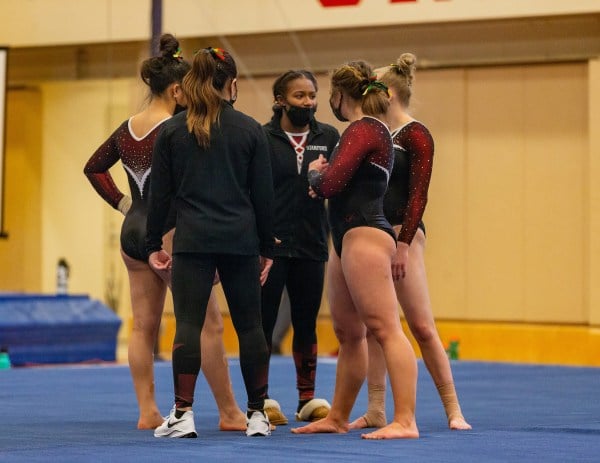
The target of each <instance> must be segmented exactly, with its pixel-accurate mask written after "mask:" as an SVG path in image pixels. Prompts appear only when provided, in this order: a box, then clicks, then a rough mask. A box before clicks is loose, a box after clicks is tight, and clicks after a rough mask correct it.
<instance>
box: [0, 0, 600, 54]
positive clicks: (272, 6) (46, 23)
mask: <svg viewBox="0 0 600 463" xmlns="http://www.w3.org/2000/svg"><path fill="white" fill-rule="evenodd" d="M242 3H243V6H242ZM300 4H301V5H302V7H301V8H299V5H300ZM150 5H151V2H150V0H118V1H117V0H60V1H59V0H54V1H52V2H49V1H47V0H27V1H18V2H16V1H14V0H0V24H1V26H2V27H0V43H2V44H4V45H9V46H12V47H15V46H18V47H26V46H40V45H42V46H48V45H60V44H71V43H98V42H124V41H130V40H145V39H148V38H149V36H150ZM599 11H600V6H599V4H598V1H597V0H577V1H571V2H566V1H549V0H527V1H523V0H504V1H502V2H491V1H487V2H485V1H481V0H450V1H445V2H436V1H434V0H417V1H415V2H410V3H392V2H390V1H389V0H361V1H360V2H359V4H358V5H357V6H353V7H341V8H340V7H338V8H323V7H322V6H321V4H320V2H319V1H318V0H302V2H301V3H299V2H293V1H290V0H243V2H242V1H240V0H164V20H163V27H164V28H165V30H169V31H172V32H174V33H176V34H178V35H179V36H180V37H196V36H199V35H200V36H211V35H215V36H221V35H229V34H257V33H267V32H278V31H279V32H280V31H285V32H287V31H303V30H319V29H346V30H348V29H352V28H362V27H373V26H382V25H390V24H391V25H406V24H415V23H447V22H458V21H472V20H490V19H491V20H496V19H504V18H522V17H547V16H557V15H573V14H581V13H597V12H599Z"/></svg>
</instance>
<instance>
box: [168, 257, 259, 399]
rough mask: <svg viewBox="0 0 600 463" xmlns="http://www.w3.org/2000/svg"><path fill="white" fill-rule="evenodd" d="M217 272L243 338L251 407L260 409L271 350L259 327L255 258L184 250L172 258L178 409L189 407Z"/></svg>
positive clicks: (242, 356) (241, 347)
mask: <svg viewBox="0 0 600 463" xmlns="http://www.w3.org/2000/svg"><path fill="white" fill-rule="evenodd" d="M215 270H218V272H219V277H220V279H221V284H222V285H223V292H224V293H225V298H226V299H227V304H228V305H229V312H230V314H231V320H232V322H233V326H234V328H235V331H236V333H237V336H238V339H239V351H240V366H241V369H242V377H243V378H244V384H245V386H246V393H247V394H248V408H249V409H252V410H262V409H263V408H264V399H265V397H266V393H267V382H268V376H269V353H268V348H267V343H266V341H265V337H264V334H263V331H262V328H261V317H260V282H259V273H260V266H259V260H258V257H257V256H237V255H227V254H197V253H183V254H175V255H174V256H173V277H172V285H173V305H174V310H175V321H176V329H175V340H174V342H173V382H174V386H175V404H176V406H177V408H184V407H191V406H192V404H193V402H194V389H195V386H196V379H197V377H198V373H199V372H200V362H201V358H200V331H201V330H202V325H203V324H204V319H205V317H206V306H207V304H208V298H209V297H210V292H211V290H212V286H213V278H214V275H215Z"/></svg>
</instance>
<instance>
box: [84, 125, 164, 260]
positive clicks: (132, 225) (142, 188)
mask: <svg viewBox="0 0 600 463" xmlns="http://www.w3.org/2000/svg"><path fill="white" fill-rule="evenodd" d="M167 119H168V118H167ZM167 119H164V120H163V121H160V122H159V123H158V124H156V125H155V126H154V127H153V128H152V129H151V130H150V131H149V132H148V133H147V134H146V135H144V136H143V137H141V138H139V137H137V136H136V135H135V134H134V133H133V131H132V130H131V119H129V120H127V121H125V122H123V123H122V124H121V125H120V126H119V127H118V128H117V129H116V130H115V131H114V132H113V134H112V135H111V136H110V137H109V138H108V139H107V140H106V141H105V142H104V143H103V144H102V145H100V147H99V148H98V149H97V150H96V152H95V153H94V154H93V155H92V157H91V158H90V159H89V161H88V162H87V164H86V165H85V168H84V173H85V175H86V176H87V178H88V179H89V181H90V183H91V184H92V186H93V187H94V189H95V190H96V191H97V192H98V194H99V195H100V196H101V197H102V198H103V199H104V200H105V201H106V202H107V203H108V204H110V205H111V206H112V207H114V208H115V209H116V208H117V206H118V204H119V201H121V199H122V198H123V196H124V194H123V193H122V192H121V191H120V190H119V188H118V187H117V185H115V182H114V180H113V178H112V176H111V175H110V172H109V169H110V168H111V167H112V166H114V165H115V164H116V163H117V162H118V161H119V160H121V163H122V164H123V168H124V169H125V171H126V172H127V180H128V181H129V189H130V190H131V199H132V204H131V208H130V209H129V212H128V213H127V215H126V216H125V220H124V221H123V225H122V227H121V248H122V249H123V252H124V253H125V254H127V255H128V256H130V257H132V258H134V259H138V260H144V261H145V260H146V255H147V254H146V249H145V237H146V218H147V215H148V206H147V202H148V189H149V186H150V182H149V176H150V165H151V164H152V149H153V147H154V140H155V139H156V136H157V135H158V132H159V129H160V127H161V125H162V123H163V122H164V121H165V120H167ZM173 218H174V217H172V219H173ZM174 225H175V224H174V221H173V220H171V221H170V223H169V224H168V225H167V226H168V227H169V228H172V227H173V226H174ZM165 231H168V230H165Z"/></svg>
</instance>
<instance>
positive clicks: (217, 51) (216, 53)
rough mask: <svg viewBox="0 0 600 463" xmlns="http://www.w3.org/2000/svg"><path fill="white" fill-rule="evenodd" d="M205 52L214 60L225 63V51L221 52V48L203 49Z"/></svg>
mask: <svg viewBox="0 0 600 463" xmlns="http://www.w3.org/2000/svg"><path fill="white" fill-rule="evenodd" d="M205 50H206V51H208V52H209V53H210V54H211V55H212V57H213V58H214V59H219V60H221V61H225V50H223V49H222V48H213V47H208V48H205Z"/></svg>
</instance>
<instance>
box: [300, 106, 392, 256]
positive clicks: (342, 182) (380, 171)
mask: <svg viewBox="0 0 600 463" xmlns="http://www.w3.org/2000/svg"><path fill="white" fill-rule="evenodd" d="M393 164H394V152H393V148H392V139H391V137H390V132H389V130H388V128H387V126H386V125H385V124H384V123H383V122H381V121H380V120H378V119H376V118H374V117H370V116H365V117H363V118H362V119H360V120H358V121H355V122H353V123H352V124H350V125H349V126H348V128H347V129H346V130H345V131H344V134H343V136H342V138H341V139H340V142H339V144H338V146H337V147H336V149H335V150H334V152H333V155H332V158H331V161H330V165H329V168H328V169H326V170H325V171H323V172H322V173H321V172H318V171H316V170H313V171H310V172H309V182H310V185H311V187H312V189H313V190H314V191H315V192H316V193H317V194H318V195H319V196H322V197H324V198H331V199H330V201H329V223H330V225H331V235H332V240H333V245H334V248H335V251H336V252H337V254H338V256H341V255H342V240H343V238H344V235H345V234H346V232H347V231H348V230H350V229H352V228H355V227H361V226H368V227H374V228H378V229H380V230H383V231H385V232H386V233H388V234H389V235H390V236H392V237H393V238H394V240H395V239H396V235H395V234H394V230H393V229H392V226H391V225H390V223H389V222H388V221H387V220H386V218H385V216H384V214H383V201H382V199H383V195H384V194H385V191H386V189H387V185H388V179H389V177H390V173H391V170H392V166H393Z"/></svg>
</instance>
